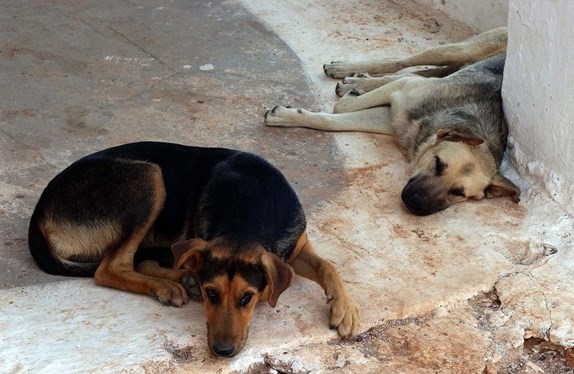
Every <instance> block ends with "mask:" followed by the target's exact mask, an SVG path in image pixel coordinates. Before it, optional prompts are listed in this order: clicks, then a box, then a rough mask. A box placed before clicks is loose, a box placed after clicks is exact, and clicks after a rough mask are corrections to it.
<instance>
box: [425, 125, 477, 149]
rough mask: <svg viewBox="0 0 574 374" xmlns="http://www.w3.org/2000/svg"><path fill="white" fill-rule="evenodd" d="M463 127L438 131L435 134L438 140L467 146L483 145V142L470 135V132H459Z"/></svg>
mask: <svg viewBox="0 0 574 374" xmlns="http://www.w3.org/2000/svg"><path fill="white" fill-rule="evenodd" d="M461 129H464V127H461V128H457V129H456V130H453V129H439V130H438V131H437V133H436V137H437V139H438V140H448V141H451V142H464V143H466V144H468V145H480V144H482V143H484V140H482V139H481V138H479V137H478V136H476V135H472V134H471V133H470V132H468V133H467V132H466V131H461Z"/></svg>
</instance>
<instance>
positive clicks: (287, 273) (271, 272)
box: [261, 252, 295, 308]
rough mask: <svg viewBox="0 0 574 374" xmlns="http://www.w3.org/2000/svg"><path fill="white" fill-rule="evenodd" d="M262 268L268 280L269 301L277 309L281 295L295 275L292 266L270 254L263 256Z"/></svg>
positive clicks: (266, 253)
mask: <svg viewBox="0 0 574 374" xmlns="http://www.w3.org/2000/svg"><path fill="white" fill-rule="evenodd" d="M261 267H262V268H263V272H264V273H265V280H267V295H268V299H267V301H268V302H269V305H271V306H272V307H273V308H275V305H277V299H279V295H281V294H282V293H283V291H285V290H286V289H287V287H289V285H290V284H291V281H292V280H293V276H294V275H295V273H294V272H293V268H292V267H291V266H289V265H287V264H286V263H285V262H283V261H282V260H281V259H280V258H279V257H277V256H276V255H274V254H273V253H270V252H265V253H263V255H261Z"/></svg>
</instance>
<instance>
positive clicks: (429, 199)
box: [265, 28, 520, 215]
mask: <svg viewBox="0 0 574 374" xmlns="http://www.w3.org/2000/svg"><path fill="white" fill-rule="evenodd" d="M506 38H507V37H506V29H505V28H499V29H495V30H491V31H488V32H485V33H483V34H480V35H477V36H475V37H473V38H471V39H468V40H466V41H463V42H460V43H454V44H449V45H443V46H439V47H436V48H431V49H429V50H426V51H423V52H420V53H418V54H415V55H412V56H409V57H406V58H389V59H386V60H382V61H367V62H359V63H356V62H334V63H331V64H328V65H325V66H324V70H325V73H326V74H327V75H329V76H331V77H334V78H344V77H347V78H345V79H344V80H343V82H342V83H339V84H337V88H336V92H337V94H338V95H344V96H343V97H342V99H341V100H340V101H339V102H337V104H336V105H335V108H334V114H330V113H313V112H309V111H307V110H303V109H295V108H289V107H287V108H286V107H282V106H278V107H275V108H274V109H273V110H271V111H268V112H267V113H266V114H265V123H266V124H267V125H268V126H285V127H297V126H302V127H309V128H314V129H318V130H324V131H366V132H374V133H379V134H386V135H394V136H395V137H396V138H397V140H398V142H399V145H400V147H401V149H402V151H403V153H404V154H405V156H406V158H407V160H408V161H413V163H414V164H415V166H414V172H413V173H412V178H411V179H410V180H409V181H408V183H407V184H406V186H405V187H404V188H403V191H402V194H401V197H402V200H403V203H404V205H405V206H406V207H407V209H408V210H409V211H411V212H413V213H415V214H417V215H427V214H432V213H436V212H438V211H441V210H443V209H445V208H447V207H448V206H450V205H452V204H453V203H457V202H460V201H463V200H467V199H475V200H480V199H483V198H493V197H501V196H510V197H511V198H512V199H513V200H514V201H516V202H517V201H518V198H519V195H520V191H519V189H518V188H517V187H516V186H515V185H514V184H513V183H512V182H510V181H509V180H508V179H506V178H505V177H504V176H502V175H501V174H500V173H499V171H498V169H499V167H500V163H501V161H502V156H503V153H504V150H505V149H506V142H507V135H508V125H507V123H506V119H505V117H504V112H503V108H502V98H501V88H502V74H503V71H504V62H505V56H504V52H505V49H506ZM468 64H471V65H468ZM428 65H432V66H431V67H429V66H428ZM467 65H468V66H467ZM461 68H462V69H461ZM459 69H461V70H459ZM354 73H368V74H359V75H358V76H356V75H355V76H350V75H354ZM375 75H376V76H375ZM349 76H350V77H349Z"/></svg>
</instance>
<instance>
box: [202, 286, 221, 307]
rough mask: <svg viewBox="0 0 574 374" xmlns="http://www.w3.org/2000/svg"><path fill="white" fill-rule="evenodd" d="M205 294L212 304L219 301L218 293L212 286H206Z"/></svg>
mask: <svg viewBox="0 0 574 374" xmlns="http://www.w3.org/2000/svg"><path fill="white" fill-rule="evenodd" d="M205 294H206V295H207V298H208V299H209V301H210V302H211V303H212V304H217V303H218V302H219V294H218V293H217V291H216V290H214V289H213V288H206V289H205Z"/></svg>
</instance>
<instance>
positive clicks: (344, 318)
mask: <svg viewBox="0 0 574 374" xmlns="http://www.w3.org/2000/svg"><path fill="white" fill-rule="evenodd" d="M330 303H331V319H330V321H329V326H330V327H331V328H332V329H337V331H338V332H339V335H341V337H343V338H348V337H351V336H354V335H357V333H358V332H359V326H360V325H361V312H360V311H359V308H358V307H357V305H356V304H355V302H354V301H353V299H351V297H350V296H349V295H348V294H346V293H345V294H343V295H341V296H338V297H333V298H332V300H331V301H330Z"/></svg>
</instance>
